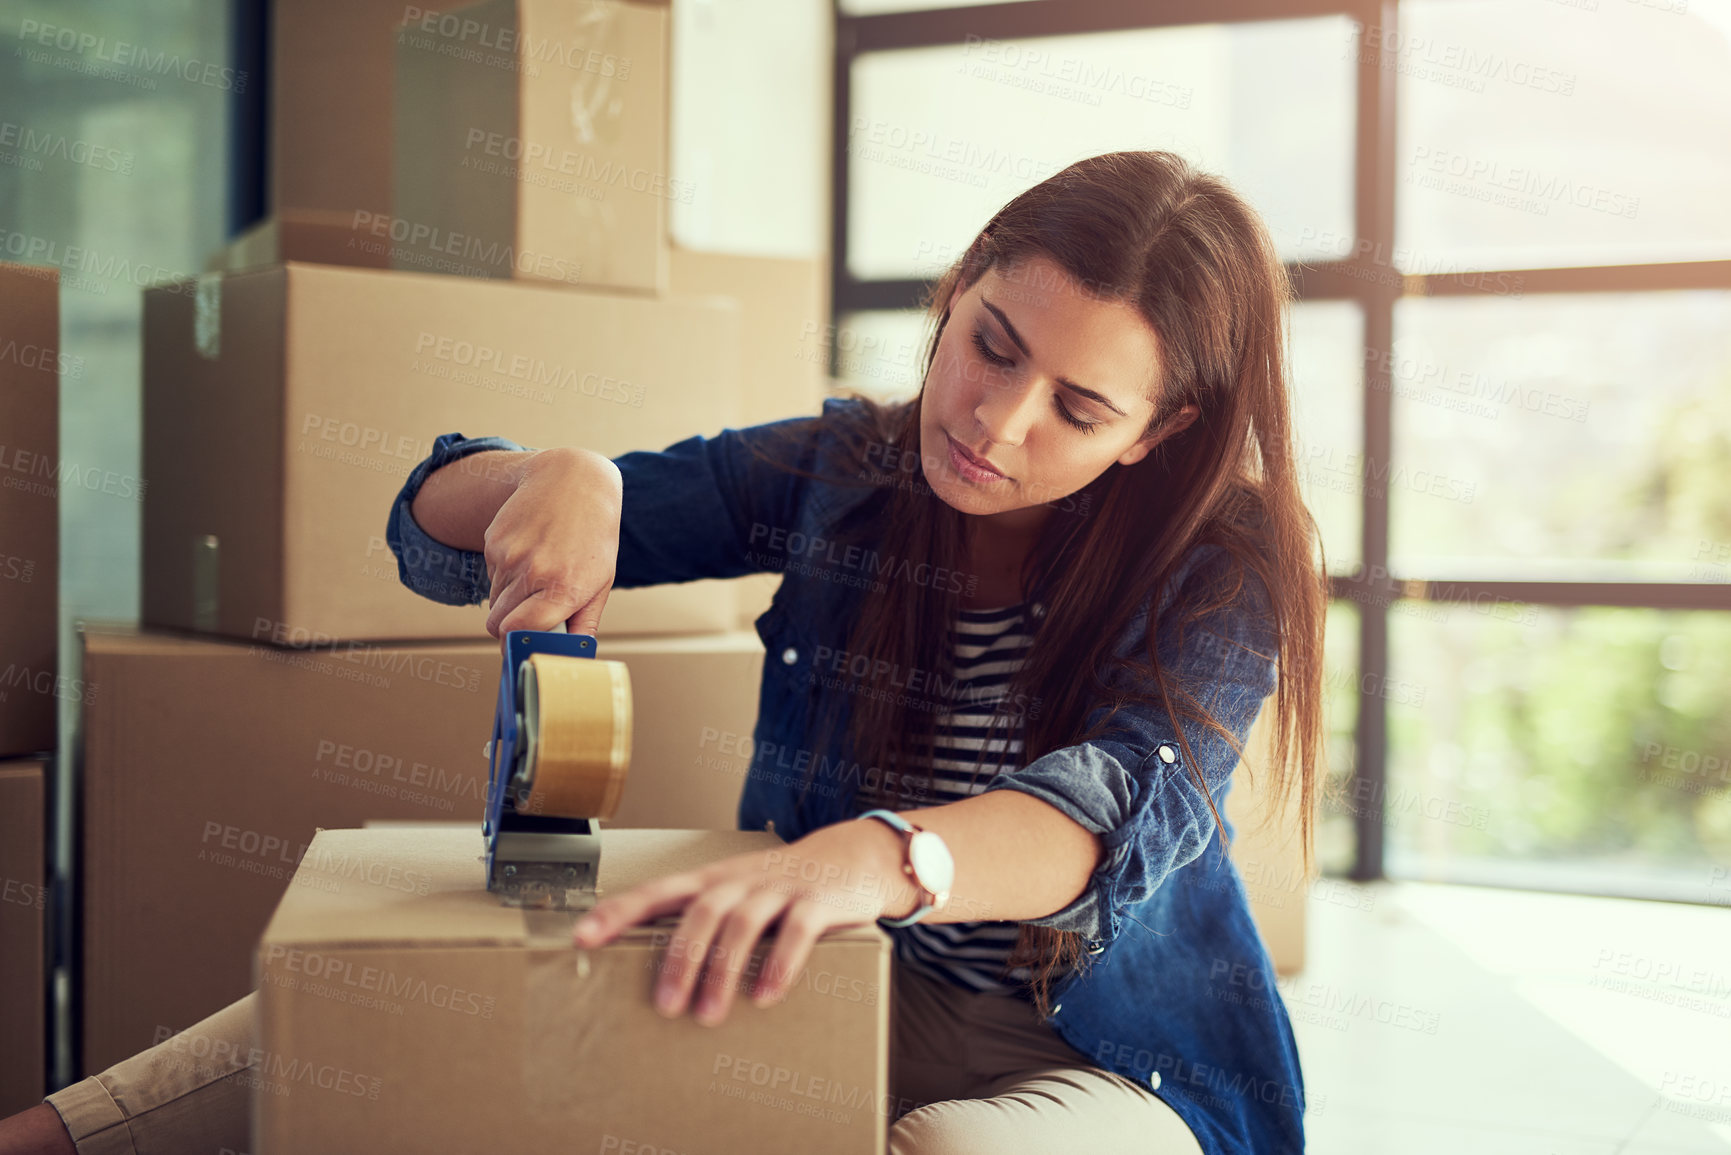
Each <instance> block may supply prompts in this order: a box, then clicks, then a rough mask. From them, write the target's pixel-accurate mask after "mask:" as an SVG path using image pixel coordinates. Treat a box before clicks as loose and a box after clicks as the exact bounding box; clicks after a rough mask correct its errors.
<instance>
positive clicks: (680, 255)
mask: <svg viewBox="0 0 1731 1155" xmlns="http://www.w3.org/2000/svg"><path fill="white" fill-rule="evenodd" d="M670 256H671V259H672V265H671V284H672V289H673V292H674V294H675V295H677V296H680V297H698V296H709V295H714V296H722V297H732V298H733V299H734V300H736V301H738V302H739V308H740V314H739V348H740V364H739V383H740V398H739V403H740V414H739V423H740V424H741V425H742V426H750V425H759V424H762V423H763V422H766V421H779V420H781V419H782V418H784V417H799V416H803V415H805V414H816V413H818V412H820V411H821V410H822V408H823V397H824V380H825V363H824V360H823V358H824V349H825V341H824V340H823V337H822V334H823V333H824V331H825V330H826V329H827V328H828V326H829V292H828V284H829V280H828V276H829V274H828V271H827V269H826V267H825V266H824V264H823V263H822V262H820V261H815V260H809V259H803V258H791V257H759V256H746V255H743V254H737V253H710V252H702V251H699V250H696V249H687V248H683V247H681V246H679V245H675V246H673V248H672V249H671V250H670ZM780 584H781V575H780V574H749V575H747V576H745V577H742V578H740V579H739V580H738V582H737V585H738V587H739V588H738V597H739V626H740V628H741V629H750V628H751V626H752V624H753V623H754V622H756V621H757V619H758V616H759V615H761V614H762V613H763V612H764V611H765V610H767V609H769V603H770V600H771V599H772V598H773V597H774V596H775V591H776V588H777V587H778V586H779V585H780Z"/></svg>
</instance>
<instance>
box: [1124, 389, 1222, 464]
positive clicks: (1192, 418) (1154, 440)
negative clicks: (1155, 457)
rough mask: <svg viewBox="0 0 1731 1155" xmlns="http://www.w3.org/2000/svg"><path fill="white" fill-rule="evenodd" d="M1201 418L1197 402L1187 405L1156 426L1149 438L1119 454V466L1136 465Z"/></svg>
mask: <svg viewBox="0 0 1731 1155" xmlns="http://www.w3.org/2000/svg"><path fill="white" fill-rule="evenodd" d="M1200 416H1202V410H1201V409H1199V408H1198V407H1197V406H1196V404H1195V402H1191V403H1189V404H1186V405H1185V406H1184V408H1182V409H1180V410H1179V411H1178V412H1176V413H1174V414H1173V415H1172V416H1170V417H1168V418H1167V419H1166V420H1164V421H1162V422H1161V423H1160V424H1159V425H1158V426H1156V427H1155V429H1154V432H1152V433H1150V434H1149V435H1148V436H1146V437H1144V438H1143V439H1142V440H1140V441H1138V442H1137V443H1136V444H1134V445H1132V446H1131V447H1130V448H1128V449H1126V450H1125V451H1124V452H1123V453H1121V454H1119V455H1118V464H1119V465H1135V464H1136V463H1137V462H1138V461H1141V460H1142V459H1143V458H1144V457H1146V456H1148V453H1149V451H1150V450H1152V449H1153V448H1154V447H1155V446H1156V445H1159V444H1160V443H1161V442H1162V441H1164V440H1166V439H1167V438H1168V437H1175V436H1177V435H1178V434H1180V433H1182V432H1184V431H1185V430H1186V429H1188V428H1190V426H1192V425H1193V424H1195V422H1196V419H1197V418H1198V417H1200Z"/></svg>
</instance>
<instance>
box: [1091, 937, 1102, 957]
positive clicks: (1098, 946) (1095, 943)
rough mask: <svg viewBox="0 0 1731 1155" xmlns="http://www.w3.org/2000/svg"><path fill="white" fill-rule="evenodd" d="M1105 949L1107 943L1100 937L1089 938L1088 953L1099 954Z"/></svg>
mask: <svg viewBox="0 0 1731 1155" xmlns="http://www.w3.org/2000/svg"><path fill="white" fill-rule="evenodd" d="M1105 949H1106V944H1105V943H1103V942H1101V941H1100V940H1099V939H1097V938H1091V939H1089V940H1088V953H1089V954H1099V953H1100V952H1101V951H1103V950H1105Z"/></svg>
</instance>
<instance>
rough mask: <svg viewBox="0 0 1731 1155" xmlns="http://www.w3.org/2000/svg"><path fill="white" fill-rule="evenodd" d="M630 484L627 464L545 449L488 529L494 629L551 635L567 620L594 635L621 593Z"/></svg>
mask: <svg viewBox="0 0 1731 1155" xmlns="http://www.w3.org/2000/svg"><path fill="white" fill-rule="evenodd" d="M623 491H624V483H623V480H622V479H621V477H620V474H619V467H618V466H616V465H614V464H613V462H612V461H610V460H608V459H607V458H606V457H603V456H602V455H601V454H599V453H594V452H591V451H589V450H587V449H570V448H561V449H544V450H541V451H539V452H537V453H535V454H534V455H533V456H532V457H530V458H529V459H528V461H527V462H526V463H525V464H524V465H523V466H522V468H521V472H520V473H519V475H518V478H517V486H516V489H515V490H514V491H513V492H512V493H511V495H510V496H509V497H508V498H506V499H505V503H504V504H503V505H501V506H500V507H499V512H498V513H497V514H496V515H495V516H494V517H493V521H492V523H491V524H490V525H488V526H487V532H486V535H485V546H484V548H483V551H482V552H483V556H485V557H486V559H487V573H488V576H489V577H490V578H491V579H492V589H491V592H490V593H489V595H488V598H489V601H490V602H491V612H489V613H488V615H487V632H488V633H489V634H491V635H493V636H494V637H496V638H503V637H504V636H505V634H506V633H508V632H509V631H511V630H546V629H551V628H553V627H554V626H555V625H557V624H558V623H560V622H564V623H565V628H566V629H567V630H568V631H569V632H571V633H573V634H593V633H595V632H596V631H597V629H598V627H599V626H600V624H601V610H602V608H603V607H605V606H606V605H607V595H608V594H609V593H611V592H612V589H613V575H614V569H615V567H616V566H617V564H618V559H619V515H620V509H621V506H622V502H623Z"/></svg>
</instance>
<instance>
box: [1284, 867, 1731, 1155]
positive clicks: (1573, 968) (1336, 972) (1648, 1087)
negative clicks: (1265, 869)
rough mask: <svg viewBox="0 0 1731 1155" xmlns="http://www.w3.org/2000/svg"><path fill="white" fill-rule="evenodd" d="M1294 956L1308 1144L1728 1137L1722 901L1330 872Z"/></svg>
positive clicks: (1561, 1146)
mask: <svg viewBox="0 0 1731 1155" xmlns="http://www.w3.org/2000/svg"><path fill="white" fill-rule="evenodd" d="M1324 894H1326V895H1327V896H1328V897H1330V898H1333V899H1337V900H1338V901H1333V902H1323V901H1319V896H1321V895H1324ZM1367 908H1368V909H1367ZM1306 964H1307V965H1306V968H1305V970H1304V972H1303V973H1302V974H1299V975H1296V976H1293V977H1291V978H1288V979H1286V980H1283V982H1282V984H1281V985H1282V994H1283V995H1284V997H1285V999H1286V1003H1287V1007H1288V1009H1289V1010H1290V1011H1291V1012H1292V1016H1293V1028H1294V1031H1295V1033H1296V1034H1297V1036H1298V1044H1299V1051H1300V1054H1301V1056H1302V1060H1303V1064H1304V1071H1305V1084H1306V1090H1307V1092H1308V1093H1309V1095H1310V1098H1311V1109H1310V1113H1309V1116H1308V1120H1307V1127H1308V1134H1309V1147H1308V1149H1309V1150H1311V1151H1314V1152H1317V1153H1319V1155H1391V1153H1395V1155H1430V1153H1432V1152H1435V1153H1437V1155H1444V1153H1446V1155H1460V1153H1463V1152H1465V1153H1471V1155H1502V1153H1504V1152H1507V1153H1508V1155H1516V1153H1519V1155H1659V1153H1661V1152H1664V1153H1668V1155H1683V1153H1688V1155H1694V1153H1696V1152H1701V1153H1706V1152H1716V1153H1731V909H1725V908H1723V907H1711V906H1688V905H1681V904H1674V903H1658V902H1637V901H1630V900H1623V899H1600V898H1582V897H1577V896H1571V895H1556V894H1539V893H1532V892H1522V891H1504V890H1493V889H1482V888H1474V887H1460V886H1442V885H1436V884H1429V883H1390V884H1382V885H1377V886H1373V887H1370V888H1367V889H1364V890H1359V889H1358V888H1350V887H1348V888H1339V887H1337V886H1336V884H1334V883H1332V882H1331V883H1329V884H1328V885H1327V887H1324V888H1319V889H1318V890H1317V892H1316V893H1315V894H1313V895H1312V898H1311V906H1310V933H1309V947H1308V954H1307V958H1306Z"/></svg>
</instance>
